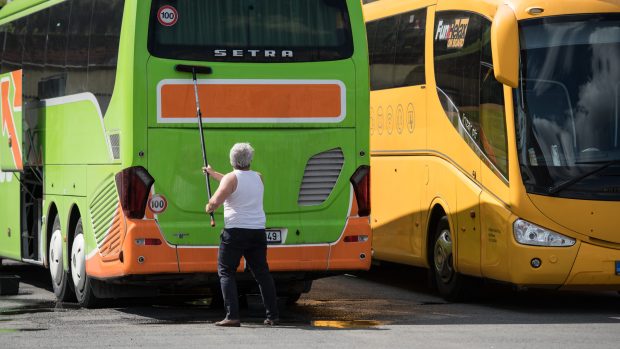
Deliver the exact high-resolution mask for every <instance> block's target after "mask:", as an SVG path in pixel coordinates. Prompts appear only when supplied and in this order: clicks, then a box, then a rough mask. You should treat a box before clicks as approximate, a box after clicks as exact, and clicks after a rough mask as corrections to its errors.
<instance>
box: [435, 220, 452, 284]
mask: <svg viewBox="0 0 620 349" xmlns="http://www.w3.org/2000/svg"><path fill="white" fill-rule="evenodd" d="M435 271H436V272H437V275H439V278H440V279H441V281H442V282H443V283H449V282H450V280H452V277H453V275H454V268H453V267H452V240H451V239H450V230H447V229H445V230H442V231H441V233H440V234H439V237H438V238H437V241H435Z"/></svg>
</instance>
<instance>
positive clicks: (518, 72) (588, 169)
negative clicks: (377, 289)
mask: <svg viewBox="0 0 620 349" xmlns="http://www.w3.org/2000/svg"><path fill="white" fill-rule="evenodd" d="M365 2H368V3H367V4H365V5H364V15H365V20H366V29H367V34H368V39H369V55H370V75H371V96H370V103H371V110H370V124H371V126H370V133H371V178H372V181H371V206H372V214H371V224H372V228H373V241H372V242H373V249H374V255H373V256H374V258H375V259H376V260H383V261H391V262H397V263H404V264H410V265H414V266H423V267H427V268H429V269H430V271H431V274H432V275H433V276H432V278H433V279H432V280H433V282H434V283H436V285H437V288H438V290H439V293H440V294H441V295H442V296H444V297H445V298H447V299H459V298H461V297H462V296H463V295H465V294H466V290H467V289H468V287H469V286H471V285H472V283H471V281H474V280H479V279H482V278H484V279H491V280H498V281H502V282H508V283H511V284H514V285H517V286H522V287H543V288H555V289H607V290H620V220H619V221H617V220H616V219H618V216H619V215H620V202H619V200H620V139H619V138H620V137H619V133H620V120H619V119H620V116H619V115H620V93H619V91H620V87H619V86H620V85H619V83H620V1H602V0H601V1H593V0H589V1H587V0H567V1H542V2H541V1H532V0H508V1H504V0H415V1H414V0H381V1H374V2H370V1H365ZM541 5H542V6H541Z"/></svg>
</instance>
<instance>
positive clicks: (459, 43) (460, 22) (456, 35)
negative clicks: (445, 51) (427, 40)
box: [435, 18, 469, 48]
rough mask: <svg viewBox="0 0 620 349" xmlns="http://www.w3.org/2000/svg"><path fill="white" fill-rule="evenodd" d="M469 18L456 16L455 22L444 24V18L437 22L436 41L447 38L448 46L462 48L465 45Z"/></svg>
mask: <svg viewBox="0 0 620 349" xmlns="http://www.w3.org/2000/svg"><path fill="white" fill-rule="evenodd" d="M468 25H469V18H455V19H454V22H453V23H449V24H444V21H443V20H440V21H439V24H437V32H436V34H435V41H443V40H447V41H448V43H447V47H448V48H462V47H463V45H465V36H466V35H467V26H468Z"/></svg>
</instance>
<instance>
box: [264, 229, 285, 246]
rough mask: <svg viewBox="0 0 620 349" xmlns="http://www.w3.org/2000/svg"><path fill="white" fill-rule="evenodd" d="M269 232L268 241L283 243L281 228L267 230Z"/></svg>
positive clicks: (266, 232)
mask: <svg viewBox="0 0 620 349" xmlns="http://www.w3.org/2000/svg"><path fill="white" fill-rule="evenodd" d="M265 234H267V243H281V242H282V232H281V231H280V230H265Z"/></svg>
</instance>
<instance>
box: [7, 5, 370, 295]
mask: <svg viewBox="0 0 620 349" xmlns="http://www.w3.org/2000/svg"><path fill="white" fill-rule="evenodd" d="M0 39H1V41H0V42H1V43H2V51H1V52H0V55H1V56H0V62H1V63H0V90H1V92H2V93H1V95H0V98H1V101H0V102H1V103H2V106H1V108H0V112H1V120H2V128H1V129H2V132H1V134H0V138H1V139H0V164H1V167H0V169H1V171H0V258H5V259H12V260H18V261H22V262H27V263H33V264H38V265H41V266H43V267H46V268H48V269H49V270H50V275H51V279H52V283H53V288H54V292H55V294H56V297H57V298H58V299H59V300H61V301H70V300H77V302H78V303H79V304H80V305H82V306H85V307H89V306H92V305H94V304H96V303H97V301H98V300H99V299H102V298H118V297H128V296H136V295H138V296H146V295H158V294H164V293H177V292H190V293H191V292H205V293H207V292H209V290H212V291H213V290H216V289H217V288H216V287H214V286H215V285H217V283H218V278H217V250H218V246H219V235H220V234H219V233H220V230H221V228H222V227H221V224H222V222H223V219H222V211H217V212H216V214H215V219H216V222H217V223H218V224H217V226H216V227H211V226H210V224H209V217H208V215H206V214H205V212H204V206H205V204H206V202H207V194H206V189H205V178H204V175H203V174H202V172H201V167H202V163H203V158H202V154H201V152H202V149H201V142H200V133H199V122H198V118H197V116H196V114H197V113H196V112H197V104H198V103H197V101H196V99H197V98H196V96H197V97H198V99H199V104H200V107H201V111H202V119H201V120H202V123H203V124H204V128H203V133H202V134H203V136H204V139H205V141H206V153H207V158H208V159H209V163H210V164H211V165H212V166H213V167H214V168H216V169H220V170H225V169H227V168H230V164H229V160H228V150H229V149H230V147H231V146H232V145H233V144H234V143H237V142H250V143H251V144H252V146H253V147H254V148H255V149H256V156H255V159H254V161H253V169H255V170H256V171H259V172H261V173H262V174H263V177H264V180H265V202H264V207H265V212H266V214H267V237H266V238H267V240H268V243H269V246H268V261H269V265H270V269H271V270H272V272H273V274H274V278H275V280H276V285H277V288H278V293H279V295H282V296H286V297H289V300H293V301H295V300H296V299H297V298H299V296H300V295H301V294H302V293H303V292H307V291H308V290H309V289H310V286H311V282H312V280H314V279H316V278H319V277H323V276H326V275H332V274H334V273H342V272H344V271H348V270H365V269H368V268H369V266H370V251H371V250H370V225H369V218H368V216H369V212H370V205H369V202H370V200H369V181H370V178H369V167H368V164H369V155H368V148H369V144H368V143H369V130H368V128H369V125H368V122H369V121H368V120H369V119H368V112H369V110H368V109H369V92H368V58H367V57H368V54H367V43H366V38H365V28H364V22H363V19H362V10H361V4H360V2H359V1H358V0H294V1H289V0H209V1H206V0H205V1H197V0H152V1H151V0H140V1H137V0H17V1H13V2H10V3H8V4H7V5H6V6H4V7H3V8H2V9H1V10H0ZM178 65H185V66H190V67H194V68H192V69H195V70H197V71H199V72H204V71H206V70H209V71H210V72H211V73H210V74H198V76H197V79H196V80H194V79H193V77H192V74H191V73H189V74H188V73H187V72H183V71H180V70H178V69H177V66H178ZM195 81H196V86H197V93H196V94H195V93H194V87H195V85H194V82H195ZM216 185H217V183H216V182H215V181H212V183H211V187H212V188H213V187H215V186H216ZM244 268H245V264H244V263H243V261H242V263H241V265H240V268H239V270H240V271H242V270H243V269H244ZM242 279H243V278H242ZM248 280H251V278H248ZM239 287H240V292H245V293H249V292H253V287H256V286H255V285H253V283H251V282H247V283H243V282H241V283H240V285H239Z"/></svg>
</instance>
